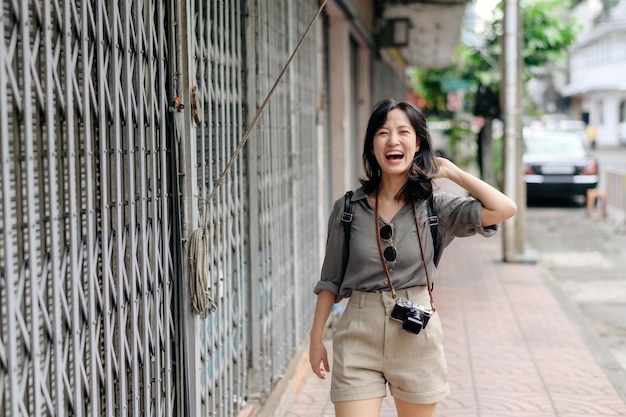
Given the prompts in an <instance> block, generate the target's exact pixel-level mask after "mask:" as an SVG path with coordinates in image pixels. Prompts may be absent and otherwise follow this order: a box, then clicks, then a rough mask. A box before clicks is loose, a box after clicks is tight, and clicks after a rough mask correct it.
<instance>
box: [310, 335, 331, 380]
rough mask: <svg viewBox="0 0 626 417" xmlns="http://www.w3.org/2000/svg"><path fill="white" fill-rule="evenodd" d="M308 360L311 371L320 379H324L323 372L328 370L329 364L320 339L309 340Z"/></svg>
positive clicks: (324, 347)
mask: <svg viewBox="0 0 626 417" xmlns="http://www.w3.org/2000/svg"><path fill="white" fill-rule="evenodd" d="M309 362H310V363H311V369H312V370H313V373H314V374H315V375H317V376H318V377H319V378H321V379H326V374H325V373H324V372H330V366H329V365H328V352H327V351H326V346H324V342H323V341H322V340H311V344H310V345H309Z"/></svg>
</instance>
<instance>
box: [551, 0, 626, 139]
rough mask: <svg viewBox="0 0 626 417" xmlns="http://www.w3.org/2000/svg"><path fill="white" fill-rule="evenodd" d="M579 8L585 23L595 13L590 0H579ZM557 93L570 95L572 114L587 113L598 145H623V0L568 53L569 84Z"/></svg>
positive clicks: (625, 57)
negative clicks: (580, 1) (581, 1)
mask: <svg viewBox="0 0 626 417" xmlns="http://www.w3.org/2000/svg"><path fill="white" fill-rule="evenodd" d="M579 11H580V13H579V16H577V17H578V18H579V20H581V21H582V22H583V24H585V25H586V26H587V25H588V24H589V23H590V22H589V20H590V17H593V16H596V13H598V9H597V7H596V6H595V5H594V3H593V2H591V1H588V2H583V3H581V5H580V6H579ZM585 16H586V17H587V19H589V20H588V21H587V22H585V20H584V19H585ZM561 93H562V94H563V96H566V97H571V98H572V108H571V110H572V114H574V115H584V116H583V118H586V117H587V116H588V121H589V123H590V124H593V125H595V126H597V131H598V139H597V140H598V144H600V145H616V144H619V143H621V144H626V0H621V1H620V3H619V4H618V5H617V6H615V7H614V8H612V9H610V11H609V15H608V17H607V18H606V19H603V20H602V21H600V22H599V23H598V24H597V25H596V26H595V27H593V28H592V29H590V30H589V31H587V32H585V33H584V34H582V35H581V36H580V38H579V39H578V42H577V43H576V45H575V46H574V47H573V48H572V50H571V53H570V80H569V84H567V85H566V86H565V87H563V89H562V91H561Z"/></svg>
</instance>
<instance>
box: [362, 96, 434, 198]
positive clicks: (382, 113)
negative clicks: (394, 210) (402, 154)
mask: <svg viewBox="0 0 626 417" xmlns="http://www.w3.org/2000/svg"><path fill="white" fill-rule="evenodd" d="M395 109H400V110H402V111H404V112H405V113H406V115H407V117H408V118H409V121H410V123H411V126H412V127H413V130H415V134H416V136H417V140H418V141H419V150H418V151H417V152H416V153H415V155H414V156H413V163H412V164H411V168H410V169H409V178H408V180H407V182H406V184H405V185H404V186H403V187H402V189H400V191H399V192H398V194H397V195H396V199H397V200H404V201H406V202H415V201H420V200H425V199H427V198H428V197H430V195H431V194H432V193H433V182H432V180H433V178H434V175H435V173H436V172H437V170H438V168H439V166H438V165H437V159H436V158H435V154H434V152H433V146H432V140H431V138H430V133H429V132H428V126H427V125H426V117H425V116H424V113H422V111H421V110H420V109H418V108H417V107H415V106H414V105H412V104H411V103H408V102H406V101H395V100H393V99H385V100H382V101H380V102H378V103H377V104H376V105H375V106H374V109H373V110H372V114H371V116H370V119H369V122H368V123H367V131H366V132H365V143H364V145H363V166H364V168H365V178H361V179H360V182H361V185H362V186H363V189H364V190H365V192H366V193H367V194H372V193H374V192H376V190H378V187H379V186H380V179H381V174H382V172H381V169H380V165H379V164H378V161H377V160H376V156H375V155H374V152H373V150H374V136H375V135H376V132H378V130H380V128H381V127H382V126H383V125H384V124H385V122H386V121H387V115H388V114H389V112H390V111H392V110H395Z"/></svg>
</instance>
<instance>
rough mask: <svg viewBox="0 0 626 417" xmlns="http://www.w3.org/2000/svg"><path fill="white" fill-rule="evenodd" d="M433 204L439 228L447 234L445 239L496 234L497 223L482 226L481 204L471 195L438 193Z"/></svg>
mask: <svg viewBox="0 0 626 417" xmlns="http://www.w3.org/2000/svg"><path fill="white" fill-rule="evenodd" d="M435 205H436V207H437V214H438V216H439V221H440V229H441V228H443V229H444V233H445V234H446V235H447V236H446V238H445V240H446V241H451V240H452V239H454V238H455V237H466V236H472V235H475V234H480V235H483V236H485V237H491V236H493V235H495V234H496V232H497V230H498V225H497V224H496V225H492V226H486V227H483V225H482V221H481V219H480V212H481V210H482V208H483V204H482V203H481V202H480V201H479V200H476V199H475V198H472V197H459V196H455V195H453V194H449V193H438V194H437V195H436V200H435Z"/></svg>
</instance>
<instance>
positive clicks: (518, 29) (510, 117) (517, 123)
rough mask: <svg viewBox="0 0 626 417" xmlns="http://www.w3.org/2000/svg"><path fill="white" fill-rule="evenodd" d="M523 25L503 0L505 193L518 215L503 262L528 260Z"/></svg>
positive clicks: (511, 2)
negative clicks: (523, 119) (523, 146)
mask: <svg viewBox="0 0 626 417" xmlns="http://www.w3.org/2000/svg"><path fill="white" fill-rule="evenodd" d="M521 43H522V25H521V13H520V7H519V2H518V0H504V41H503V58H504V59H503V61H504V65H503V66H502V70H503V80H504V111H503V119H504V193H505V194H506V195H508V196H509V197H511V198H513V199H514V200H515V203H516V204H517V214H516V215H515V217H513V218H512V219H509V220H507V221H506V222H504V225H503V256H504V261H505V262H520V261H528V260H529V259H528V258H529V257H528V256H527V255H528V254H527V253H526V250H525V245H526V242H525V241H526V238H525V224H526V187H525V185H524V182H523V177H522V150H523V148H522V76H521V73H522V56H521Z"/></svg>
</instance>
